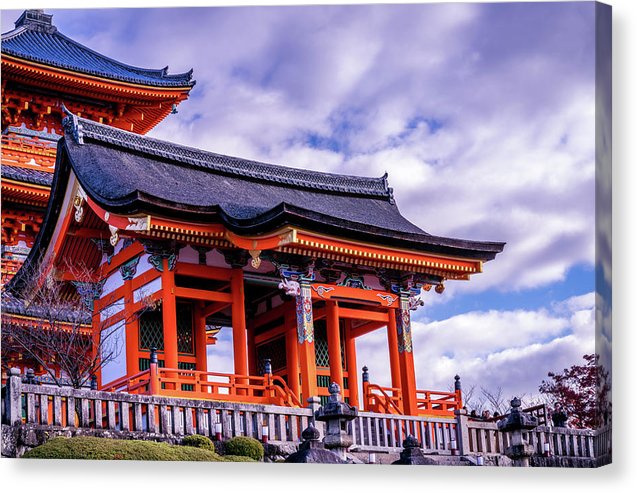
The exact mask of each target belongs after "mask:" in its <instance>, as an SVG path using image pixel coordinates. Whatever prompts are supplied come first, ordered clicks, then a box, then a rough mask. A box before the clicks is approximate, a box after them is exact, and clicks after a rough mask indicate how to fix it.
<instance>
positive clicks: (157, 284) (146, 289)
mask: <svg viewBox="0 0 637 493" xmlns="http://www.w3.org/2000/svg"><path fill="white" fill-rule="evenodd" d="M160 289H161V277H158V278H157V279H153V280H152V281H150V282H147V283H146V284H144V285H142V286H140V287H139V288H137V289H136V290H135V291H133V303H137V302H139V301H140V300H141V299H142V298H144V297H146V296H150V295H151V294H153V293H156V292H157V291H159V290H160Z"/></svg>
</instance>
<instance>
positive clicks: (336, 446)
mask: <svg viewBox="0 0 637 493" xmlns="http://www.w3.org/2000/svg"><path fill="white" fill-rule="evenodd" d="M328 389H329V392H330V396H329V398H328V401H327V404H325V405H324V406H322V407H321V408H319V410H318V411H316V420H317V421H323V422H325V438H324V439H323V443H324V444H325V448H326V449H330V450H333V451H334V452H335V453H336V454H337V455H338V456H339V457H340V458H341V459H342V460H346V459H347V456H346V453H347V449H348V448H349V447H350V446H351V445H352V443H353V440H352V435H350V434H349V432H348V423H349V422H350V421H351V420H353V419H354V418H355V417H356V416H358V410H357V409H356V408H355V407H353V406H350V405H349V404H347V403H346V402H343V401H342V400H341V388H340V387H339V385H338V384H337V383H335V382H332V383H331V384H330V386H329V388H328Z"/></svg>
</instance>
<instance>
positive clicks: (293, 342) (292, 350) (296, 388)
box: [285, 316, 301, 398]
mask: <svg viewBox="0 0 637 493" xmlns="http://www.w3.org/2000/svg"><path fill="white" fill-rule="evenodd" d="M285 327H286V331H285V353H286V366H287V372H288V387H290V390H291V391H292V392H294V395H296V397H297V398H298V397H300V394H301V383H300V381H299V344H298V342H297V335H296V334H297V332H296V324H295V322H294V319H293V317H288V316H286V317H285Z"/></svg>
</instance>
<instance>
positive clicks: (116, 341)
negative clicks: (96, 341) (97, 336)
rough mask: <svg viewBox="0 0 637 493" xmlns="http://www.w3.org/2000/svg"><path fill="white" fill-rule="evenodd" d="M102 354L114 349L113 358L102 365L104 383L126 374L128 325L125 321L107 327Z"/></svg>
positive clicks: (103, 336) (103, 335) (103, 356)
mask: <svg viewBox="0 0 637 493" xmlns="http://www.w3.org/2000/svg"><path fill="white" fill-rule="evenodd" d="M102 338H103V339H102V340H103V343H102V347H101V356H102V358H105V357H106V355H108V354H109V353H110V352H111V351H114V355H115V356H114V357H113V359H112V360H110V361H107V362H106V363H105V364H104V365H103V366H102V383H103V384H105V383H109V382H112V381H113V380H116V379H118V378H121V377H123V376H124V375H126V326H125V325H124V321H121V322H118V323H116V324H114V325H111V326H110V327H107V328H106V329H104V331H103V332H102Z"/></svg>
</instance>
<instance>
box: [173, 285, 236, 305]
mask: <svg viewBox="0 0 637 493" xmlns="http://www.w3.org/2000/svg"><path fill="white" fill-rule="evenodd" d="M174 291H175V296H176V297H178V298H188V299H192V300H202V301H218V302H221V303H232V295H231V294H230V293H220V292H218V291H206V290H205V289H194V288H181V287H175V288H174Z"/></svg>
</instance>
